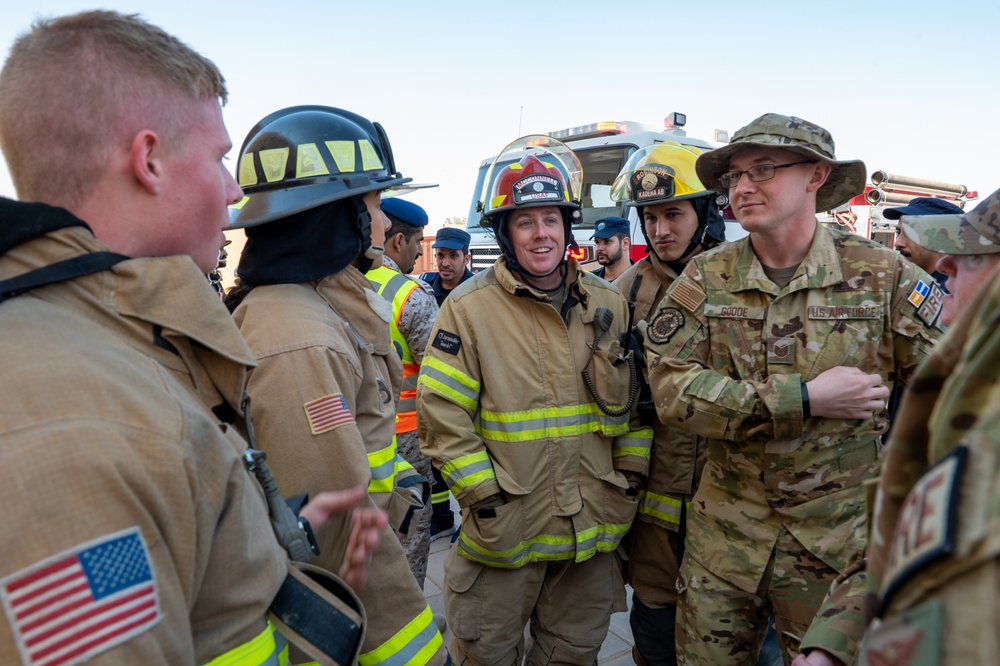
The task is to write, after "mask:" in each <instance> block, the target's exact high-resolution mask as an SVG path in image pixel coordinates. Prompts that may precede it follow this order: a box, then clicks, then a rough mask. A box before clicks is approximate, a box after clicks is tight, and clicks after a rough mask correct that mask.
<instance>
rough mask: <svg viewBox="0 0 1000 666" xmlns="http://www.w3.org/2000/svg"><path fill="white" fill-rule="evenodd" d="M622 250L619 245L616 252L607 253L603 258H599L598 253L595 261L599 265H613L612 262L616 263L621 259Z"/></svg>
mask: <svg viewBox="0 0 1000 666" xmlns="http://www.w3.org/2000/svg"><path fill="white" fill-rule="evenodd" d="M622 252H623V250H622V248H621V247H619V248H618V252H616V253H615V254H610V255H607V256H606V257H605V258H603V259H602V258H601V256H600V255H598V256H597V263H599V264H600V265H601V266H613V265H614V264H617V263H618V262H619V261H621V258H622Z"/></svg>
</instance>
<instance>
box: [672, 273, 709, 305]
mask: <svg viewBox="0 0 1000 666" xmlns="http://www.w3.org/2000/svg"><path fill="white" fill-rule="evenodd" d="M670 298H672V299H674V300H675V301H677V302H678V303H680V304H681V305H683V306H684V307H686V308H687V309H688V310H690V311H691V312H694V311H695V310H697V309H698V306H699V305H701V304H702V303H704V302H705V294H703V293H701V292H700V291H698V290H697V289H695V288H694V287H692V286H691V284H690V283H689V282H688V281H687V280H679V281H677V282H676V283H675V284H674V288H673V291H671V292H670Z"/></svg>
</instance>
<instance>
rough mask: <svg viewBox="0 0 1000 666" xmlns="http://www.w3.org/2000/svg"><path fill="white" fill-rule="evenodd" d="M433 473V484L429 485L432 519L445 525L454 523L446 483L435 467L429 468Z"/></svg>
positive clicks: (448, 525) (449, 525) (453, 514)
mask: <svg viewBox="0 0 1000 666" xmlns="http://www.w3.org/2000/svg"><path fill="white" fill-rule="evenodd" d="M431 474H433V475H434V485H432V486H431V506H432V507H433V508H434V517H433V519H432V520H433V521H434V522H435V523H437V524H439V525H443V526H445V527H451V526H452V525H454V524H455V512H454V511H452V510H451V498H450V497H449V496H448V484H447V483H445V480H444V477H443V476H441V472H439V471H438V468H437V467H432V468H431Z"/></svg>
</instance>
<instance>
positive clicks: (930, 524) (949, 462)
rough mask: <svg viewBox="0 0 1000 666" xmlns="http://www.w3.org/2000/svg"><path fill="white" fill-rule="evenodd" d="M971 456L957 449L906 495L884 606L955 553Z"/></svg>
mask: <svg viewBox="0 0 1000 666" xmlns="http://www.w3.org/2000/svg"><path fill="white" fill-rule="evenodd" d="M967 454H968V450H967V449H966V447H965V446H964V445H959V446H957V447H955V448H954V449H953V450H952V452H951V453H949V454H948V455H947V456H945V457H944V458H942V459H941V460H939V461H938V462H937V464H935V465H934V466H933V467H931V468H930V469H929V470H928V471H926V472H924V475H923V476H921V477H920V479H919V480H918V481H917V482H916V483H915V484H914V485H913V488H911V489H910V492H909V494H908V495H907V496H906V499H905V500H904V502H903V506H902V507H901V508H900V511H899V520H898V521H897V523H896V534H895V538H893V539H892V541H891V542H890V543H891V544H892V549H891V550H890V551H889V560H888V566H887V569H886V574H885V589H886V592H885V597H884V599H883V601H882V603H883V605H884V604H885V603H887V601H888V600H889V599H891V597H892V595H893V594H894V593H895V592H896V590H898V589H899V588H900V587H901V586H902V585H903V584H904V583H905V582H906V581H907V580H908V579H909V578H910V577H911V576H912V575H913V574H914V573H915V572H917V571H920V570H922V569H926V568H927V567H928V566H930V565H931V564H932V563H934V562H936V561H937V560H939V559H941V558H943V557H948V556H950V555H952V554H954V552H955V549H956V547H957V546H956V536H957V530H958V511H959V506H958V505H959V501H960V497H961V492H960V491H961V487H962V476H963V473H964V472H965V461H966V456H967Z"/></svg>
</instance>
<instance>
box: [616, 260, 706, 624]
mask: <svg viewBox="0 0 1000 666" xmlns="http://www.w3.org/2000/svg"><path fill="white" fill-rule="evenodd" d="M676 279H677V273H676V272H675V271H674V270H673V269H672V268H670V266H668V265H667V264H666V263H664V262H663V261H661V260H660V258H659V257H657V256H656V254H655V253H652V252H650V254H649V255H647V256H646V257H645V258H644V259H642V260H640V261H637V262H636V263H634V264H632V266H630V267H629V268H628V270H626V271H625V272H624V273H622V274H621V275H620V276H619V277H618V278H617V279H616V280H615V281H614V285H615V286H616V287H618V289H619V290H621V292H622V295H623V296H625V298H626V299H627V300H628V301H629V302H631V303H632V304H633V305H634V306H635V313H634V317H635V321H640V320H642V321H646V322H649V321H651V320H652V319H653V317H654V316H655V315H656V312H657V306H658V305H659V303H660V300H661V299H662V298H663V295H664V294H666V293H667V288H668V287H670V285H671V284H673V282H674V280H676ZM644 381H645V380H644ZM640 414H641V416H642V418H643V422H644V423H646V424H648V425H649V426H651V427H652V428H653V449H652V456H651V458H650V462H649V477H648V478H647V479H646V483H645V484H644V485H643V487H642V488H640V490H639V511H638V514H637V515H636V521H637V523H639V524H637V525H636V526H635V527H634V528H633V530H632V532H631V534H630V535H629V537H628V543H627V544H626V551H627V554H628V558H629V570H628V576H629V582H630V583H631V585H632V587H633V590H634V592H635V594H637V595H638V596H639V599H640V600H641V601H642V602H643V603H644V604H646V605H647V606H649V607H651V608H660V607H663V606H667V605H669V606H673V605H676V603H677V587H676V583H677V570H678V567H679V566H680V561H679V555H680V552H681V549H682V546H681V544H679V543H677V541H678V539H681V540H682V539H683V535H677V534H666V533H663V532H655V531H653V530H657V529H666V530H669V531H670V532H673V533H678V532H679V531H680V528H681V523H682V520H683V518H684V516H685V515H686V513H687V511H686V505H687V504H688V503H690V501H691V498H692V497H694V492H695V490H697V489H698V480H699V479H700V478H701V471H702V469H703V468H704V466H705V453H706V451H707V450H708V447H707V441H706V439H705V438H704V437H700V436H698V435H696V434H694V433H690V432H688V431H686V430H681V429H680V428H675V427H671V426H668V425H666V424H664V423H662V422H661V421H660V419H659V418H658V417H657V415H656V407H655V406H654V405H653V404H652V402H651V401H649V402H648V403H647V404H640Z"/></svg>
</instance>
